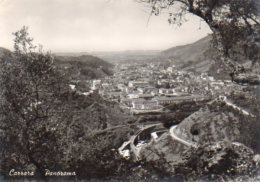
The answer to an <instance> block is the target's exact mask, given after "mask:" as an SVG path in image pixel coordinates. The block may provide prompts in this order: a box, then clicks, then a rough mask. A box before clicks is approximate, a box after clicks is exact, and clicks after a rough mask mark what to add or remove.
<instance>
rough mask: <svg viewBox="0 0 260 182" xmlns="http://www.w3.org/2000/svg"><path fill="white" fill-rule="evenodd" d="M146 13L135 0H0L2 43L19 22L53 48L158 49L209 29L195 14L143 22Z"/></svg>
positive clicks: (188, 40) (8, 41)
mask: <svg viewBox="0 0 260 182" xmlns="http://www.w3.org/2000/svg"><path fill="white" fill-rule="evenodd" d="M149 11H150V10H149V9H148V8H147V7H145V6H144V5H143V4H139V3H137V2H136V1H135V0H0V46H1V47H6V48H9V49H11V48H12V46H13V42H12V40H13V35H12V32H15V31H17V30H19V29H20V28H21V27H22V26H23V25H26V26H28V27H29V32H30V34H31V36H32V37H33V38H34V39H35V43H37V44H38V43H40V44H42V45H43V46H44V49H45V50H52V51H53V52H58V51H62V52H63V51H66V52H74V51H77V52H78V51H121V50H140V49H141V50H162V49H166V48H169V47H172V46H175V45H183V44H186V43H191V42H194V41H196V40H198V39H200V38H202V37H204V36H206V35H207V34H208V33H210V30H209V29H208V27H207V26H206V25H205V24H204V23H203V22H200V20H199V19H197V18H195V17H191V18H190V21H189V22H187V23H185V25H184V26H182V27H181V28H178V27H174V26H170V25H169V24H168V22H167V15H166V13H165V14H163V15H161V16H159V17H155V16H153V17H152V18H151V19H150V21H149V24H148V25H147V21H148V17H149ZM200 24H201V29H199V27H200Z"/></svg>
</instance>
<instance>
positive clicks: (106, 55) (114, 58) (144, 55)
mask: <svg viewBox="0 0 260 182" xmlns="http://www.w3.org/2000/svg"><path fill="white" fill-rule="evenodd" d="M159 53H160V51H157V50H138V51H115V52H92V53H91V54H92V55H95V56H97V57H100V58H102V59H104V60H105V61H108V62H110V63H112V64H120V63H121V64H122V63H123V64H124V63H140V62H147V61H150V60H152V59H153V58H154V57H156V56H158V54H159Z"/></svg>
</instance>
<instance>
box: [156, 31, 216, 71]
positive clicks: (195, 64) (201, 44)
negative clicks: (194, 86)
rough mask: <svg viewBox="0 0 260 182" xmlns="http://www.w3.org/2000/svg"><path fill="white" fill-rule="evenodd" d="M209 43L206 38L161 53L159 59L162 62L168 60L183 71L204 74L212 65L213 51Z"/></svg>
mask: <svg viewBox="0 0 260 182" xmlns="http://www.w3.org/2000/svg"><path fill="white" fill-rule="evenodd" d="M210 41H211V36H207V37H204V38H202V39H200V40H198V41H197V42H195V43H192V44H188V45H184V46H177V47H173V48H170V49H167V50H165V51H162V52H161V54H160V57H161V58H162V59H163V60H170V61H171V62H172V63H173V64H175V65H176V66H178V67H180V68H182V69H184V70H193V71H197V72H206V71H208V70H209V69H210V66H211V65H212V63H213V62H212V57H213V55H214V51H213V49H212V48H211V45H210Z"/></svg>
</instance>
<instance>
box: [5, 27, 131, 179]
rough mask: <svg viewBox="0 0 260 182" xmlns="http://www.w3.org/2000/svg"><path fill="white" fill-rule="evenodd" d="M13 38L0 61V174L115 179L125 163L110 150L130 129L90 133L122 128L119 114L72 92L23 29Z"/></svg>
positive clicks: (98, 100) (50, 59)
mask: <svg viewBox="0 0 260 182" xmlns="http://www.w3.org/2000/svg"><path fill="white" fill-rule="evenodd" d="M14 35H15V39H14V40H15V46H14V48H15V51H14V53H13V54H12V55H11V56H10V57H8V58H5V59H1V62H0V64H1V69H0V87H1V91H0V92H1V93H0V95H1V105H0V145H1V150H0V155H1V161H0V173H1V174H2V175H4V176H5V177H8V174H9V171H10V170H11V169H15V170H16V171H33V172H35V178H44V174H45V169H49V170H51V171H75V172H76V174H77V178H89V179H90V178H100V179H102V178H108V177H111V176H116V175H117V176H118V170H119V171H120V169H121V168H123V167H122V166H126V167H127V165H123V164H124V163H125V162H126V161H124V160H122V159H121V158H119V157H116V156H117V155H116V151H115V150H112V149H114V148H117V147H119V143H120V144H121V142H122V140H127V136H128V135H127V133H128V132H129V131H132V129H130V128H127V127H126V128H124V129H122V128H120V127H118V128H117V129H115V130H111V131H109V130H107V131H106V132H104V133H103V134H102V136H101V135H97V134H96V133H98V132H100V129H107V127H108V126H110V125H112V126H113V125H115V124H119V122H120V123H122V124H124V122H123V121H124V117H122V115H123V116H124V114H123V113H122V112H119V111H118V109H117V107H116V106H115V104H114V103H108V102H106V101H104V100H102V99H101V98H100V97H98V96H97V95H95V94H94V95H92V96H89V97H88V96H85V95H82V94H80V93H78V92H76V91H72V90H71V89H70V87H69V84H70V82H71V80H70V79H69V78H67V77H66V76H65V75H64V74H63V73H62V72H61V71H60V69H59V68H58V67H57V66H56V64H55V63H54V61H53V57H52V55H51V54H50V53H44V52H43V51H42V49H41V48H40V49H39V50H38V51H37V49H36V47H35V46H34V45H33V42H32V41H33V40H32V38H30V37H29V34H28V30H27V28H26V27H23V28H22V29H21V30H20V31H18V32H16V33H14ZM92 111H93V112H92ZM116 111H117V112H116ZM100 113H102V115H100ZM94 118H95V119H94ZM94 122H95V123H94ZM100 126H101V127H100ZM108 131H109V132H108ZM122 170H123V171H126V169H125V168H124V169H122ZM123 173H124V172H122V174H123Z"/></svg>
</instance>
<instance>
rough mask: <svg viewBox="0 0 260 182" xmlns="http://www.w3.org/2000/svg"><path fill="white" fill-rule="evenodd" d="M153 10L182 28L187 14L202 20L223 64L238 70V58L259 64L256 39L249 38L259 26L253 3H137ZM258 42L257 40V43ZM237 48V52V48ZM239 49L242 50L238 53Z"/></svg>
mask: <svg viewBox="0 0 260 182" xmlns="http://www.w3.org/2000/svg"><path fill="white" fill-rule="evenodd" d="M139 2H143V3H148V4H150V5H151V7H152V11H151V14H154V15H159V14H160V13H161V12H162V11H163V10H167V11H168V13H169V20H168V21H169V23H170V24H177V25H182V23H183V22H185V20H186V19H185V15H186V14H188V13H190V14H192V15H195V16H198V17H199V18H201V19H202V20H203V21H205V22H206V23H207V24H208V26H209V28H210V29H211V30H212V32H213V37H214V39H213V45H214V46H215V47H216V48H217V49H218V50H219V52H220V53H221V55H223V63H224V64H225V65H226V66H227V67H229V68H231V70H232V71H233V72H236V71H238V69H239V67H238V66H237V63H236V61H238V60H237V59H239V55H241V53H242V55H243V59H244V57H246V58H248V59H250V60H251V61H252V62H253V64H255V62H257V60H258V61H259V47H258V46H257V40H253V41H252V39H250V38H249V37H254V33H255V32H256V30H257V27H259V15H260V14H259V12H258V11H259V10H258V9H257V4H256V3H257V1H256V0H230V1H226V0H139ZM258 42H259V41H258ZM238 45H240V49H238V48H237V47H238ZM241 50H242V51H241Z"/></svg>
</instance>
